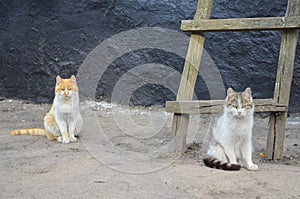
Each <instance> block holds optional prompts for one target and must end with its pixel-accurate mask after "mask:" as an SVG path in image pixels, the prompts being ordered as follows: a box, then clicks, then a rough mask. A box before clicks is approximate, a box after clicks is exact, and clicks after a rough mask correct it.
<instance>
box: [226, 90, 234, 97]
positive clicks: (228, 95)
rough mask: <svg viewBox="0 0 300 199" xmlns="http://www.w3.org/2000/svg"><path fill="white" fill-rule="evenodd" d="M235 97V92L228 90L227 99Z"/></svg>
mask: <svg viewBox="0 0 300 199" xmlns="http://www.w3.org/2000/svg"><path fill="white" fill-rule="evenodd" d="M234 95H235V92H234V90H233V89H232V88H228V89H227V97H232V96H234Z"/></svg>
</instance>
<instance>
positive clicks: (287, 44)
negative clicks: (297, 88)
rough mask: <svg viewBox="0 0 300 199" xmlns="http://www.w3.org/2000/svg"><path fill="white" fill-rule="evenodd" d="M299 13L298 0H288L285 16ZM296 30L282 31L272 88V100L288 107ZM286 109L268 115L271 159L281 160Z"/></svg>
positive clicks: (299, 3)
mask: <svg viewBox="0 0 300 199" xmlns="http://www.w3.org/2000/svg"><path fill="white" fill-rule="evenodd" d="M299 14H300V0H289V2H288V6H287V11H286V15H285V16H286V18H288V17H292V16H297V15H299ZM298 35H299V31H298V30H285V31H283V33H282V40H281V46H280V55H279V61H278V69H277V77H276V84H275V90H274V102H276V103H280V104H284V105H286V106H287V107H288V105H289V99H290V91H291V84H292V78H293V68H294V60H295V55H296V46H297V41H298ZM286 119H287V111H286V112H283V113H278V114H277V113H273V114H271V116H270V123H269V124H270V126H269V134H268V140H274V144H273V147H272V144H271V146H267V149H268V151H267V153H268V157H272V159H273V160H275V161H277V160H281V159H282V156H283V147H284V146H283V145H284V131H285V126H286ZM268 144H270V143H268Z"/></svg>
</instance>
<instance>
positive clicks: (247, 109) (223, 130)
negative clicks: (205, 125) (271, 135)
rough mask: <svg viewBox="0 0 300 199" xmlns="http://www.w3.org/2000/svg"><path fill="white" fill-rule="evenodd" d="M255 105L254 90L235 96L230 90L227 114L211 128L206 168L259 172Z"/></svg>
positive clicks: (246, 90)
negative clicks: (255, 154)
mask: <svg viewBox="0 0 300 199" xmlns="http://www.w3.org/2000/svg"><path fill="white" fill-rule="evenodd" d="M253 113H254V104H253V99H252V94H251V89H250V88H246V89H245V91H244V92H242V93H236V92H235V91H234V90H233V89H232V88H229V89H228V90H227V97H226V100H225V106H224V113H223V115H222V116H221V117H220V118H218V120H217V123H216V125H215V126H214V127H213V128H212V135H211V140H210V144H209V147H208V152H207V157H205V158H204V159H203V161H204V163H205V165H206V166H208V167H211V168H217V169H223V170H240V169H241V167H242V166H244V167H245V168H247V169H248V170H258V166H257V165H255V164H254V163H253V162H252V127H253Z"/></svg>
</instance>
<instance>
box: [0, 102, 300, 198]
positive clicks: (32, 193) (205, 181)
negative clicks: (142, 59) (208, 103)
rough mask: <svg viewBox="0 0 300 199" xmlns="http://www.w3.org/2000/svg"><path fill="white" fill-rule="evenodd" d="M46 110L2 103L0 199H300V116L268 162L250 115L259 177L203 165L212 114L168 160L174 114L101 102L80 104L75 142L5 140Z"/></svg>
mask: <svg viewBox="0 0 300 199" xmlns="http://www.w3.org/2000/svg"><path fill="white" fill-rule="evenodd" d="M49 108H50V105H34V104H30V103H25V102H21V101H15V100H6V99H2V101H1V102H0V124H1V129H0V135H1V139H0V198H5V199H8V198H127V199H128V198H151V199H152V198H172V199H173V198H180V199H181V198H208V199H209V198H300V132H299V129H300V115H299V114H291V115H290V117H289V118H288V122H287V128H286V136H285V149H284V160H283V162H279V163H272V162H268V161H266V160H264V159H261V158H260V157H259V153H263V152H265V149H266V138H267V131H268V117H266V116H267V115H264V114H258V115H255V128H254V133H253V145H254V153H253V160H254V162H255V163H257V164H258V166H259V170H258V171H248V170H246V169H242V170H241V171H238V172H228V171H221V170H216V169H210V168H207V167H205V166H204V165H203V163H202V157H203V155H204V154H205V151H206V141H207V135H208V132H209V131H208V129H209V126H210V125H211V124H212V120H213V119H212V116H210V115H203V116H193V117H192V118H191V121H190V123H191V125H190V129H189V134H188V143H190V144H191V145H190V147H189V150H188V151H187V152H186V154H184V155H183V156H180V157H179V156H176V157H175V156H173V157H169V156H167V155H166V149H167V147H168V144H169V142H170V132H171V123H172V114H168V113H165V112H164V109H163V108H161V107H154V108H139V107H132V108H128V107H124V106H117V105H110V104H107V103H104V102H99V103H95V102H88V103H87V102H86V103H82V106H81V108H82V111H81V112H82V115H83V118H84V123H85V125H84V126H83V129H82V132H81V135H80V139H79V141H78V142H76V143H70V144H60V143H57V142H56V141H48V140H47V139H46V138H45V137H41V136H11V135H9V132H10V131H11V130H13V129H22V128H30V127H43V120H42V119H43V117H44V115H45V113H46V112H47V111H48V110H49Z"/></svg>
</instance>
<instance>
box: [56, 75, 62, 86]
mask: <svg viewBox="0 0 300 199" xmlns="http://www.w3.org/2000/svg"><path fill="white" fill-rule="evenodd" d="M61 81H62V79H61V77H60V76H59V75H57V76H56V84H59V83H60V82H61Z"/></svg>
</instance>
